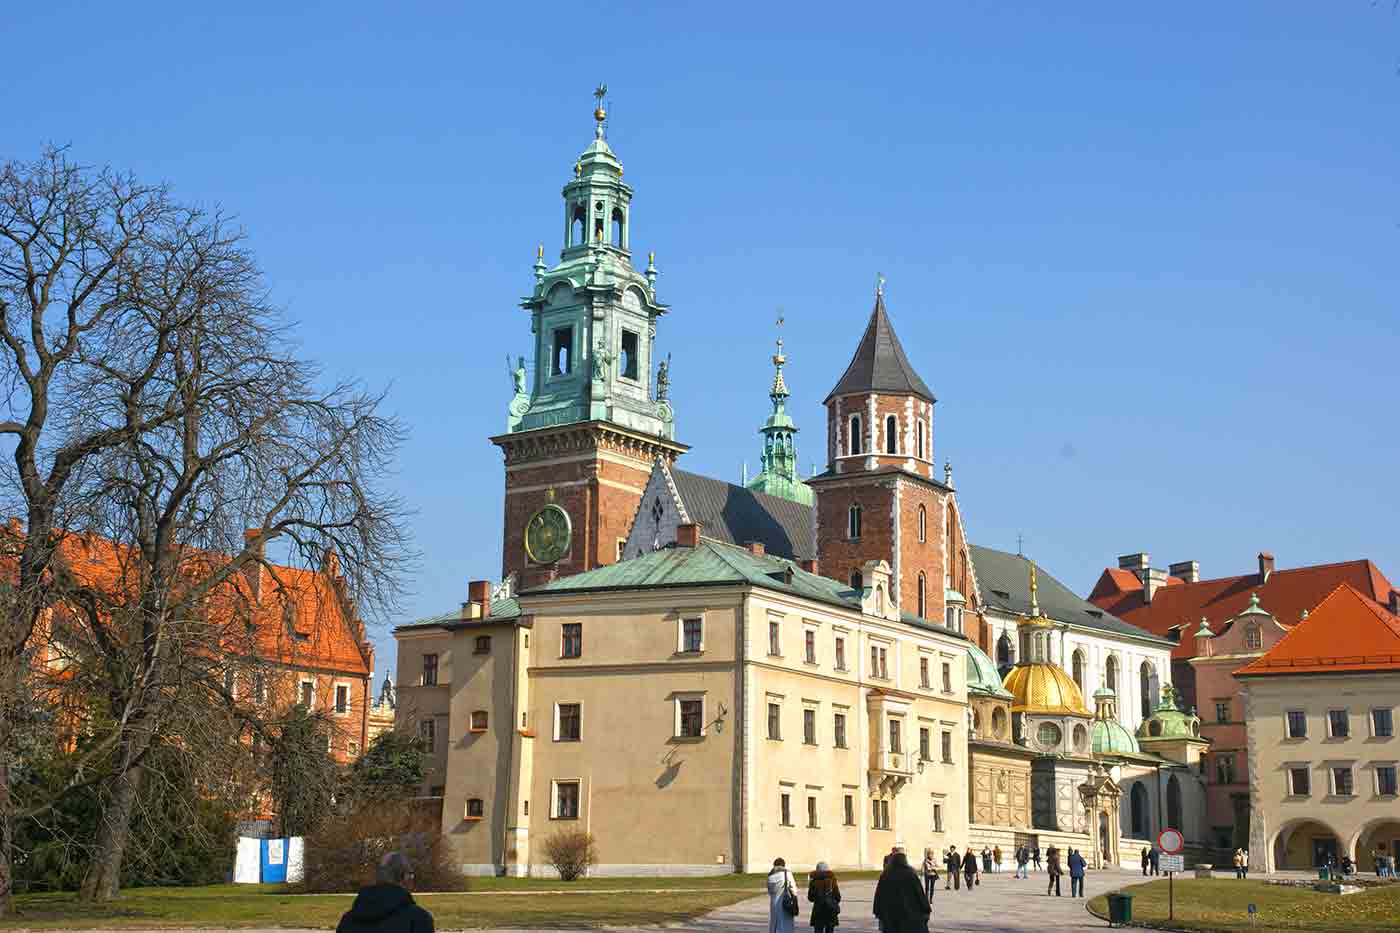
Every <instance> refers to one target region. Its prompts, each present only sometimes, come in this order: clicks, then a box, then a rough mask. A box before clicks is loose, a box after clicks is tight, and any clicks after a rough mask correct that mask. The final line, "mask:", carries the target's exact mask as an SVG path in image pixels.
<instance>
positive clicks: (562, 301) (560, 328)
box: [491, 88, 687, 587]
mask: <svg viewBox="0 0 1400 933" xmlns="http://www.w3.org/2000/svg"><path fill="white" fill-rule="evenodd" d="M605 90H606V89H605V88H599V89H598V92H596V94H595V96H596V97H597V98H598V106H597V109H596V110H595V111H594V119H595V120H596V123H597V126H596V128H595V131H594V139H593V142H592V143H591V144H590V145H589V147H588V148H587V149H585V150H584V152H583V154H582V155H581V156H580V157H579V159H578V161H577V162H576V163H575V164H574V177H573V180H572V181H570V182H569V183H568V184H566V185H565V186H564V192H563V194H564V246H563V249H562V250H561V252H560V254H559V263H558V264H557V265H555V266H554V267H553V268H546V266H545V262H544V247H543V246H541V247H540V250H539V252H538V254H537V256H536V259H535V268H534V271H535V288H534V291H533V293H532V294H531V295H530V296H529V297H528V298H526V299H524V300H523V301H522V302H521V307H523V308H524V309H525V310H526V311H528V312H529V313H530V330H531V332H532V333H533V334H534V365H533V372H532V371H531V370H530V369H527V366H526V360H525V358H524V357H520V358H519V361H518V362H517V363H515V364H514V365H513V367H512V368H513V370H514V373H513V376H514V380H515V397H514V398H513V399H512V400H511V403H510V406H509V414H508V416H507V419H506V433H504V434H501V435H498V436H496V437H493V438H491V442H492V443H493V444H496V445H497V446H498V447H500V448H501V452H502V453H503V454H504V455H505V468H506V483H505V528H504V534H503V539H502V553H501V570H502V573H503V575H510V574H516V575H517V580H518V581H519V585H520V586H521V587H529V586H532V585H535V584H537V583H539V582H542V581H543V580H546V579H549V578H551V577H553V576H556V575H558V576H565V575H568V574H574V573H579V572H581V571H584V570H589V569H591V568H593V567H597V566H600V565H602V564H610V563H612V562H613V561H615V560H617V556H618V553H619V550H620V544H621V543H622V542H624V541H626V539H627V533H628V531H630V529H631V523H632V517H633V516H634V515H635V514H636V512H637V506H638V503H640V502H641V498H642V491H643V490H644V489H645V487H646V483H647V477H648V476H649V475H650V473H651V467H652V463H653V462H654V461H655V459H656V458H657V457H661V458H663V459H664V460H666V462H667V463H674V462H675V459H676V457H677V456H679V455H680V454H681V453H683V452H684V451H685V450H686V449H687V448H686V447H685V446H684V445H682V444H678V443H676V441H675V421H674V414H673V412H672V409H671V404H670V401H669V400H668V394H667V389H668V387H669V378H668V375H667V369H668V364H667V363H666V362H665V361H661V360H660V359H659V358H658V357H657V356H656V354H655V339H656V320H657V318H659V317H660V316H661V315H663V314H665V313H666V311H667V310H668V309H667V307H666V305H663V304H661V303H659V302H658V301H657V300H656V265H655V262H654V258H653V259H651V260H649V261H648V263H647V268H646V270H645V271H644V272H637V271H636V270H635V269H633V268H632V253H631V250H630V248H629V242H630V235H631V204H632V188H631V187H630V186H629V185H627V184H625V183H623V181H622V163H621V162H619V161H618V159H617V157H616V156H615V155H614V154H613V151H612V149H611V148H609V146H608V142H607V137H606V124H605V122H604V121H605V120H606V118H607V113H606V111H605V110H604V106H603V94H604V92H605ZM658 363H659V367H658V369H657V370H656V373H655V383H653V381H652V374H653V367H654V366H656V365H657V364H658Z"/></svg>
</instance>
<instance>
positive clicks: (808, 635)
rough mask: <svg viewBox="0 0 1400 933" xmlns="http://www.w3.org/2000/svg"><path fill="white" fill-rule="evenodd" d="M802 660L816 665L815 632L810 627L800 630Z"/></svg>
mask: <svg viewBox="0 0 1400 933" xmlns="http://www.w3.org/2000/svg"><path fill="white" fill-rule="evenodd" d="M802 660H803V661H805V662H807V663H808V664H816V663H817V630H816V629H814V628H812V627H811V626H810V625H809V626H807V627H805V628H804V629H803V630H802Z"/></svg>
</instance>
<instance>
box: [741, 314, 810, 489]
mask: <svg viewBox="0 0 1400 933" xmlns="http://www.w3.org/2000/svg"><path fill="white" fill-rule="evenodd" d="M782 326H783V318H782V315H779V316H778V327H780V328H781V327H782ZM780 333H781V332H780ZM786 362H787V357H786V356H783V338H782V337H781V336H780V337H778V352H776V353H774V354H773V387H772V388H771V389H769V391H768V398H769V399H771V400H772V402H773V413H772V414H770V415H769V416H768V420H767V421H765V422H764V423H763V427H762V428H760V429H759V433H760V434H762V435H763V455H762V457H761V458H760V460H759V462H760V464H761V465H762V466H761V469H760V470H759V474H758V475H757V476H755V477H754V478H753V480H751V481H750V482H749V483H748V488H749V489H752V490H753V491H754V492H766V493H768V494H769V495H770V496H780V497H782V498H784V499H791V500H792V501H793V502H800V503H802V504H803V505H811V504H812V488H811V487H810V486H808V485H807V484H806V483H804V482H802V480H800V479H798V478H797V425H795V424H793V421H792V418H791V416H789V415H788V413H787V400H788V395H789V392H788V387H787V381H786V380H785V379H783V364H784V363H786Z"/></svg>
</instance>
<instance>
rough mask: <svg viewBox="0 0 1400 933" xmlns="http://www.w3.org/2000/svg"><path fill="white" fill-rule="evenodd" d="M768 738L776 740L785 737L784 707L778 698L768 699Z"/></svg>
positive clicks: (778, 740)
mask: <svg viewBox="0 0 1400 933" xmlns="http://www.w3.org/2000/svg"><path fill="white" fill-rule="evenodd" d="M768 738H770V739H772V740H773V741H775V742H780V741H782V738H783V707H782V704H781V703H779V702H777V701H776V700H769V701H768Z"/></svg>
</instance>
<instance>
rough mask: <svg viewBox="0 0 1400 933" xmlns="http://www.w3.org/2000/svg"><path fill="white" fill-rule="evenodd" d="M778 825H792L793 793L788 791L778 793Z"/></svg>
mask: <svg viewBox="0 0 1400 933" xmlns="http://www.w3.org/2000/svg"><path fill="white" fill-rule="evenodd" d="M778 825H779V826H791V825H792V794H790V793H788V792H787V791H783V792H782V793H780V794H779V795H778Z"/></svg>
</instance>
